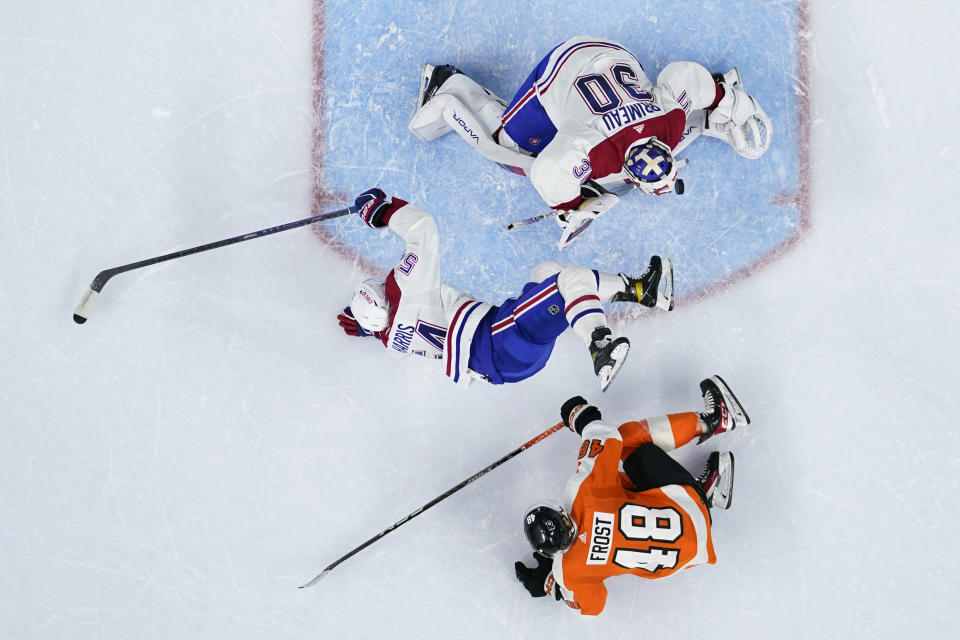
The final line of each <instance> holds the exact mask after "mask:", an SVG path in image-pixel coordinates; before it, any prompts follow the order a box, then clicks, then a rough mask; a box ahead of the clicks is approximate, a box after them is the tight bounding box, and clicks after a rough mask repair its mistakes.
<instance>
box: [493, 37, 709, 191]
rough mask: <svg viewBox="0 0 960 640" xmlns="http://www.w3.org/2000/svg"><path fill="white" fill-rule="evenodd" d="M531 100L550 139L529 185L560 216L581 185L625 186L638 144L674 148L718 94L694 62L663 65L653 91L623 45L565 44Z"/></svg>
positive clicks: (595, 41)
mask: <svg viewBox="0 0 960 640" xmlns="http://www.w3.org/2000/svg"><path fill="white" fill-rule="evenodd" d="M533 96H536V97H537V98H538V99H539V101H540V104H541V105H542V106H543V109H544V110H545V111H546V113H547V115H548V116H549V118H550V120H551V121H552V123H553V125H554V127H556V129H557V134H556V136H555V137H554V139H553V140H551V141H550V144H548V145H547V146H546V148H545V149H544V150H543V151H542V152H541V153H540V154H539V156H538V157H537V159H536V160H534V162H533V165H532V167H531V169H530V180H531V181H532V182H533V185H534V187H535V188H536V189H537V191H538V192H539V193H540V195H541V197H542V198H543V199H544V200H545V201H546V202H547V204H549V205H550V206H551V207H554V208H563V205H565V204H566V205H569V203H570V202H571V201H574V200H576V199H577V198H578V197H579V194H580V185H581V184H583V182H584V181H585V180H587V179H588V178H592V179H594V180H601V179H605V178H606V179H610V178H617V177H618V176H619V177H620V178H621V179H623V180H625V181H626V180H627V179H628V178H627V175H626V173H625V172H623V162H624V156H625V155H626V151H627V149H628V148H629V147H630V146H632V145H633V144H634V143H635V142H637V141H638V140H643V139H646V138H650V137H652V136H656V137H657V138H658V139H659V140H661V141H662V142H664V143H666V144H667V145H668V146H670V147H671V148H675V147H676V146H677V145H678V144H679V143H680V141H681V140H682V139H683V137H684V132H685V130H686V126H687V117H688V116H689V115H690V113H691V112H693V111H694V110H698V109H705V108H707V107H710V106H711V105H713V104H714V103H715V102H716V101H717V100H718V99H719V89H718V87H717V84H716V82H715V81H714V80H713V78H712V76H711V75H710V72H709V71H707V70H706V69H705V68H704V67H703V66H701V65H699V64H697V63H695V62H674V63H671V64H669V65H667V66H666V67H665V68H664V70H663V71H662V72H661V73H660V75H659V76H658V77H657V85H656V86H653V85H652V84H651V82H650V80H649V79H648V78H647V76H646V74H645V73H644V71H643V67H642V66H641V64H640V62H639V61H638V60H637V59H636V57H634V55H633V54H632V53H630V52H629V51H628V50H627V49H626V47H624V46H623V45H621V44H619V43H616V42H612V41H609V40H601V39H598V38H572V39H570V40H567V41H566V42H564V43H563V44H561V45H560V46H558V47H556V48H555V49H554V50H553V52H551V54H550V56H549V57H548V60H547V64H546V65H545V67H544V70H543V73H542V74H541V75H540V76H539V78H537V79H536V81H535V82H534V83H533V86H532V87H531V89H530V92H529V97H530V98H532V97H533ZM524 99H526V97H525V98H524ZM522 103H523V100H521V101H520V103H518V105H517V106H520V105H521V104H522ZM509 115H510V114H509V112H508V113H507V114H505V121H506V120H507V119H508V118H509ZM621 174H622V175H621Z"/></svg>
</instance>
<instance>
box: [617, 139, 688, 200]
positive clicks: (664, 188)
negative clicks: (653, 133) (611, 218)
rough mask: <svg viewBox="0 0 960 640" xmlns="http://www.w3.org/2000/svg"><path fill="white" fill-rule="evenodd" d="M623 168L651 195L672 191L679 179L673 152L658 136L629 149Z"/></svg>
mask: <svg viewBox="0 0 960 640" xmlns="http://www.w3.org/2000/svg"><path fill="white" fill-rule="evenodd" d="M623 168H624V169H626V171H627V175H628V176H629V177H630V180H632V181H633V183H634V184H635V185H637V187H638V188H639V189H640V191H643V192H644V193H645V194H647V195H650V196H662V195H663V194H665V193H670V192H671V191H673V183H674V182H675V181H676V179H677V163H676V162H675V161H674V159H673V152H672V151H671V150H670V147H668V146H667V145H666V144H664V143H663V142H660V141H659V140H657V139H656V138H650V139H648V140H646V141H645V142H642V143H640V144H635V145H633V146H632V147H630V148H629V149H627V153H626V155H625V156H624V159H623Z"/></svg>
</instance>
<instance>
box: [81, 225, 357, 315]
mask: <svg viewBox="0 0 960 640" xmlns="http://www.w3.org/2000/svg"><path fill="white" fill-rule="evenodd" d="M356 211H357V209H356V207H348V208H346V209H339V210H337V211H331V212H330V213H321V214H319V215H316V216H312V217H310V218H304V219H303V220H296V221H294V222H288V223H287V224H282V225H280V226H278V227H269V228H267V229H260V230H259V231H253V232H251V233H245V234H243V235H242V236H235V237H233V238H227V239H226V240H218V241H217V242H211V243H209V244H203V245H200V246H199V247H191V248H190V249H184V250H182V251H174V252H173V253H168V254H165V255H162V256H157V257H156V258H148V259H147V260H141V261H140V262H131V263H130V264H125V265H122V266H119V267H113V268H112V269H104V270H103V271H101V272H100V273H98V274H97V276H96V277H95V278H94V279H93V282H92V283H91V284H90V289H89V290H88V291H87V292H86V294H84V296H83V298H82V299H81V300H80V304H78V305H77V309H76V311H74V312H73V321H74V322H76V323H77V324H83V323H84V322H86V321H87V316H89V315H90V308H91V307H92V306H93V303H94V301H95V300H96V299H97V296H98V295H99V294H100V292H101V291H102V290H103V287H104V286H105V285H106V284H107V281H108V280H109V279H110V278H112V277H113V276H115V275H117V274H119V273H124V272H126V271H133V270H134V269H139V268H141V267H149V266H150V265H153V264H157V263H160V262H166V261H167V260H175V259H176V258H182V257H184V256H189V255H192V254H194V253H200V252H201V251H209V250H210V249H219V248H220V247H225V246H227V245H230V244H236V243H238V242H245V241H247V240H253V239H254V238H262V237H263V236H269V235H272V234H274V233H280V232H281V231H288V230H290V229H296V228H297V227H302V226H305V225H308V224H310V223H312V222H320V221H322V220H330V219H331V218H339V217H340V216H345V215H347V214H348V213H356Z"/></svg>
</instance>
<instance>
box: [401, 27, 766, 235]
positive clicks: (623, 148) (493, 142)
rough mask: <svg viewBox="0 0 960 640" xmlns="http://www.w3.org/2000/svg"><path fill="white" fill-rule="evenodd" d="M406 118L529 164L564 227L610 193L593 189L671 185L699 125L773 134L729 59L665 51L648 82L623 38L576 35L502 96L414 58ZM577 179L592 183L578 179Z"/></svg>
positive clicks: (489, 154)
mask: <svg viewBox="0 0 960 640" xmlns="http://www.w3.org/2000/svg"><path fill="white" fill-rule="evenodd" d="M409 128H410V131H411V132H413V133H414V134H415V135H416V136H417V137H418V138H420V139H421V140H423V141H424V142H430V141H432V140H435V139H436V138H438V137H440V136H442V135H443V134H445V133H447V132H448V131H451V130H453V131H455V132H457V134H459V135H460V136H461V137H462V138H463V139H464V140H465V141H467V143H468V144H470V145H471V146H472V147H473V148H475V149H476V150H477V151H478V152H479V153H480V154H481V155H483V156H484V157H486V158H488V159H490V160H493V161H494V162H496V163H498V164H500V165H501V166H503V167H504V168H506V169H508V170H511V171H513V172H515V173H519V174H520V175H529V177H530V181H531V182H532V183H533V186H534V188H535V189H536V190H537V192H538V193H539V194H540V196H541V197H542V198H543V200H544V201H545V202H546V203H547V205H549V206H550V207H551V208H552V209H554V210H555V211H558V212H561V213H560V215H558V216H556V220H557V222H558V223H559V224H560V226H561V228H563V229H564V234H565V237H566V236H573V237H576V234H577V233H579V232H580V231H582V230H583V229H585V228H586V226H587V225H589V224H590V222H592V221H593V219H595V218H596V217H597V216H599V215H600V214H602V213H603V212H604V211H606V210H607V209H609V208H610V207H611V206H613V204H615V203H616V202H617V198H616V196H615V195H614V194H609V193H605V191H608V190H609V191H618V190H622V189H623V187H624V186H625V185H632V186H635V187H637V188H638V189H640V190H641V191H643V192H644V193H646V194H648V195H657V196H659V195H663V194H666V193H669V192H671V191H676V192H677V193H682V192H683V187H682V184H683V183H682V181H680V180H678V179H677V169H678V164H679V163H678V162H677V160H676V156H677V155H678V154H679V153H680V152H681V151H682V150H683V149H684V148H685V147H686V146H687V145H688V144H689V143H690V142H692V141H693V139H695V138H696V137H697V136H698V135H700V134H704V135H707V136H710V137H715V138H719V139H721V140H724V141H725V142H727V143H728V144H729V145H730V146H731V147H733V149H734V151H736V152H737V153H739V154H740V155H742V156H744V157H746V158H751V159H754V158H759V157H760V156H761V155H763V153H764V152H765V151H766V150H767V149H768V148H769V146H770V141H771V137H772V134H773V127H772V125H771V123H770V119H769V118H768V117H767V114H766V113H765V112H764V111H763V109H762V108H761V107H760V104H759V103H758V102H757V100H756V99H754V98H753V97H752V96H750V95H749V94H747V93H745V92H744V91H743V90H742V88H741V87H740V77H739V73H738V72H737V70H736V69H734V70H732V71H730V72H728V73H727V74H723V75H720V74H716V75H711V74H710V72H709V71H707V69H705V68H704V67H703V66H701V65H700V64H697V63H695V62H673V63H670V64H668V65H667V66H666V67H665V68H664V69H663V71H661V72H660V75H659V76H658V77H657V84H656V86H654V85H653V84H652V83H651V82H650V80H649V79H648V78H647V76H646V74H645V73H644V71H643V66H642V65H641V64H640V62H639V61H638V60H637V59H636V57H635V56H634V55H633V54H632V53H630V52H629V51H628V50H627V49H626V48H625V47H624V46H623V45H621V44H618V43H616V42H612V41H608V40H601V39H597V38H586V37H576V38H571V39H570V40H567V41H566V42H563V43H561V44H559V45H557V46H556V47H554V48H553V50H551V51H550V52H549V53H548V54H547V55H546V57H544V58H543V60H541V61H540V63H539V64H538V65H537V66H536V68H535V69H534V70H533V71H532V72H531V73H530V75H529V76H528V77H527V79H526V80H525V81H524V83H523V84H522V85H521V86H520V89H519V90H518V91H517V93H516V95H515V96H514V98H513V100H511V101H510V103H509V104H506V103H504V102H503V101H502V100H500V99H499V98H498V97H497V96H496V95H494V94H493V93H492V92H491V91H489V90H487V89H485V88H483V87H481V86H480V85H479V84H477V83H476V82H474V81H473V80H471V79H470V78H469V77H467V76H466V75H464V74H463V73H461V72H460V71H459V70H458V69H456V68H455V67H452V66H450V65H441V66H437V67H433V66H431V65H426V66H425V67H424V72H423V77H422V79H421V85H420V96H419V102H418V109H417V111H416V113H415V114H414V116H413V118H412V119H411V120H410V124H409ZM588 180H589V181H591V182H592V183H597V184H599V186H600V187H601V188H599V189H598V188H597V187H596V186H592V187H589V188H587V189H582V187H583V185H584V184H585V183H586V182H587V181H588ZM571 240H572V238H571ZM567 242H569V241H567ZM567 242H565V241H564V240H561V248H563V246H565V244H567Z"/></svg>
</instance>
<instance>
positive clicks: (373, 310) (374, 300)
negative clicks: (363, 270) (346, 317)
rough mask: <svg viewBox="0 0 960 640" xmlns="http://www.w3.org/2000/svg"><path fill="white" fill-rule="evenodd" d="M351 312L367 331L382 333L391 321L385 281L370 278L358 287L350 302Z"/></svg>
mask: <svg viewBox="0 0 960 640" xmlns="http://www.w3.org/2000/svg"><path fill="white" fill-rule="evenodd" d="M350 311H352V312H353V317H354V318H356V319H357V322H358V323H359V324H360V326H361V327H363V328H364V329H366V330H367V331H370V332H374V331H382V330H384V329H386V328H387V322H388V321H389V319H390V305H389V304H387V291H386V289H385V287H384V283H383V280H378V279H377V278H370V279H368V280H364V281H363V282H361V283H360V286H359V287H357V290H356V291H355V292H354V294H353V299H352V300H351V301H350Z"/></svg>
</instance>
